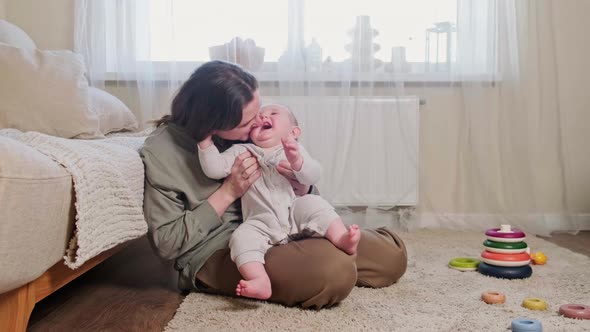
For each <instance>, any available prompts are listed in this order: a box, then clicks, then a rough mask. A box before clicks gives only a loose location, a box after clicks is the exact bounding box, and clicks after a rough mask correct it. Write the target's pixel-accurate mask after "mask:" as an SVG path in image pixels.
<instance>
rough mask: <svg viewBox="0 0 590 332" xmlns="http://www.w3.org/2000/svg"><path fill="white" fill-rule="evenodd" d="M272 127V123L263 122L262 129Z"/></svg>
mask: <svg viewBox="0 0 590 332" xmlns="http://www.w3.org/2000/svg"><path fill="white" fill-rule="evenodd" d="M270 128H272V124H271V123H270V122H263V123H262V129H270Z"/></svg>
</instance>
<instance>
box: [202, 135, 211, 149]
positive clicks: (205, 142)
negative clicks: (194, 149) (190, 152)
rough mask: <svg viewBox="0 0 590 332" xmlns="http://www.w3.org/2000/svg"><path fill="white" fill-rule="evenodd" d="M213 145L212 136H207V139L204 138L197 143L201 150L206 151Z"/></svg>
mask: <svg viewBox="0 0 590 332" xmlns="http://www.w3.org/2000/svg"><path fill="white" fill-rule="evenodd" d="M212 144H213V135H209V136H207V137H205V139H204V140H202V141H200V142H199V147H200V148H201V149H206V148H208V147H210V146H211V145H212Z"/></svg>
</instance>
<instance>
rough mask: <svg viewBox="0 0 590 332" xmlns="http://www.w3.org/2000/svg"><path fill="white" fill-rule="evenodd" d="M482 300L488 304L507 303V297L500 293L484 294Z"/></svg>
mask: <svg viewBox="0 0 590 332" xmlns="http://www.w3.org/2000/svg"><path fill="white" fill-rule="evenodd" d="M481 300H482V301H484V302H485V303H487V304H502V303H504V302H506V295H504V294H502V293H498V292H483V293H481Z"/></svg>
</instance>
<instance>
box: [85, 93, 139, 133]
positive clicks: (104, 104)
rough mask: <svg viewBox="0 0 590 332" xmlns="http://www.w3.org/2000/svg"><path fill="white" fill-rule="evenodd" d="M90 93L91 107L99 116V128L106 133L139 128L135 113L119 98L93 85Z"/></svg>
mask: <svg viewBox="0 0 590 332" xmlns="http://www.w3.org/2000/svg"><path fill="white" fill-rule="evenodd" d="M88 95H89V97H90V109H91V110H92V111H93V112H94V113H95V114H96V115H97V116H98V123H99V128H100V131H101V132H102V133H103V134H104V135H106V134H108V133H112V132H115V131H121V130H131V131H135V130H137V128H138V125H137V119H136V118H135V115H133V113H132V112H131V110H130V109H129V108H128V107H127V106H126V105H125V104H124V103H123V102H122V101H121V100H120V99H119V98H117V97H115V96H113V95H112V94H110V93H108V92H106V91H104V90H101V89H97V88H95V87H92V86H91V87H89V88H88Z"/></svg>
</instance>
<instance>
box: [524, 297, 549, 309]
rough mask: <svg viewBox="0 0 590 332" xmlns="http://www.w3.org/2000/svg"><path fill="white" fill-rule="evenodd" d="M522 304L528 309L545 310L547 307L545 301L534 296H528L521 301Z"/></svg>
mask: <svg viewBox="0 0 590 332" xmlns="http://www.w3.org/2000/svg"><path fill="white" fill-rule="evenodd" d="M522 306H523V307H525V308H527V309H529V310H545V309H547V302H545V300H543V299H538V298H536V297H529V298H526V299H524V301H522Z"/></svg>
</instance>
